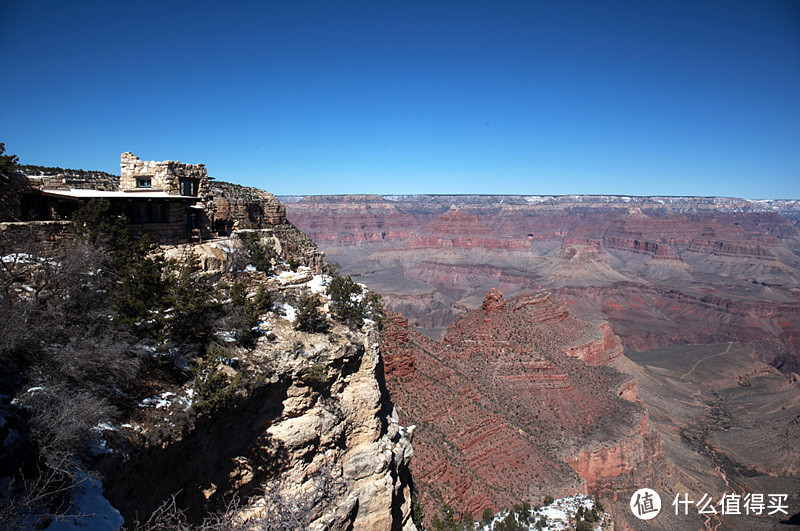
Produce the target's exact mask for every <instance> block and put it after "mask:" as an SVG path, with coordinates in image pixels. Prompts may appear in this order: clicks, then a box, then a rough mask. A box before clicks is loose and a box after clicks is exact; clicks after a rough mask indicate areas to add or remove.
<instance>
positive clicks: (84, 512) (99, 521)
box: [45, 472, 125, 531]
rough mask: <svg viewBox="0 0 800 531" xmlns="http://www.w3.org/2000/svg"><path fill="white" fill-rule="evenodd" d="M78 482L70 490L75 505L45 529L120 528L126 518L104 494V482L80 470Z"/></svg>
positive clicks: (99, 529) (52, 530)
mask: <svg viewBox="0 0 800 531" xmlns="http://www.w3.org/2000/svg"><path fill="white" fill-rule="evenodd" d="M76 483H77V485H76V486H75V487H73V488H72V489H71V492H70V494H72V499H73V501H74V507H72V508H71V509H70V511H69V512H68V514H67V515H65V516H63V517H58V518H57V519H55V520H54V521H53V523H51V524H50V525H49V526H47V527H46V528H45V529H48V530H49V531H68V530H73V529H97V530H98V531H105V530H112V529H113V530H118V529H119V528H120V527H121V526H122V524H123V523H124V521H125V520H124V519H123V518H122V515H121V514H120V513H119V511H118V510H116V509H115V508H114V507H113V506H112V505H111V503H109V501H108V500H107V499H106V498H105V496H103V484H102V483H100V481H98V480H96V479H94V478H93V477H91V476H89V475H88V474H87V473H85V472H78V476H77V481H76Z"/></svg>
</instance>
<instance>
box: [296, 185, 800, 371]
mask: <svg viewBox="0 0 800 531" xmlns="http://www.w3.org/2000/svg"><path fill="white" fill-rule="evenodd" d="M282 200H283V201H284V202H285V203H286V206H287V216H288V218H289V219H290V220H291V221H292V222H293V223H294V224H295V225H297V226H298V228H300V229H301V230H302V231H303V232H305V233H306V234H308V235H309V236H310V237H311V239H313V240H314V241H315V242H316V243H317V244H318V245H319V246H320V248H321V249H322V250H323V251H325V252H326V254H327V257H328V260H330V261H334V262H339V263H341V265H342V268H343V272H344V273H347V274H349V275H351V276H353V278H357V279H358V280H359V281H361V282H363V283H365V284H366V285H368V286H369V287H370V288H372V289H374V290H376V291H378V292H379V293H381V294H382V295H383V297H384V299H385V300H386V302H387V306H388V307H389V308H390V309H392V310H394V311H398V312H400V313H402V314H403V315H405V316H407V317H408V318H409V320H410V322H411V324H412V326H414V327H415V328H418V329H419V330H420V331H421V332H423V333H426V334H427V335H429V336H430V337H433V338H439V337H440V336H441V333H442V332H443V331H444V329H445V328H446V327H447V326H448V325H449V324H450V323H451V322H453V320H454V319H455V317H456V316H457V315H458V314H460V313H463V312H464V311H467V310H469V309H474V308H477V307H478V306H479V305H480V304H481V301H482V300H483V296H484V294H485V293H486V292H487V291H488V290H489V289H490V288H492V287H497V288H498V289H500V290H501V291H502V292H503V293H504V294H505V295H506V296H513V295H516V294H519V293H524V292H531V291H535V290H539V289H548V290H550V291H552V292H553V293H554V294H556V295H557V296H559V297H561V298H562V299H564V300H565V301H566V302H567V303H568V304H569V306H570V307H571V309H572V310H573V311H574V312H576V313H577V314H579V315H587V316H596V317H601V318H602V319H604V320H608V321H609V323H610V324H611V326H612V328H613V330H614V332H615V333H616V334H617V335H619V336H620V337H621V338H622V342H623V344H624V345H625V346H626V347H629V348H632V349H634V350H647V349H650V348H656V347H660V346H664V345H669V344H674V343H710V342H715V341H728V340H734V341H741V342H744V343H746V344H747V345H748V346H749V348H751V349H752V350H754V352H756V354H757V355H758V356H759V359H761V360H762V361H765V362H766V363H769V364H771V365H773V366H775V367H777V368H779V369H780V370H782V371H783V372H792V371H798V370H800V334H798V331H800V232H798V223H800V201H789V200H786V201H749V200H744V199H732V198H698V197H621V196H556V197H551V196H489V195H487V196H469V195H465V196H457V195H453V196H425V195H420V196H377V195H371V196H308V197H302V198H301V197H283V198H282Z"/></svg>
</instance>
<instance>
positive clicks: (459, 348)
mask: <svg viewBox="0 0 800 531" xmlns="http://www.w3.org/2000/svg"><path fill="white" fill-rule="evenodd" d="M382 341H383V344H382V349H383V351H384V352H385V353H386V364H385V368H386V375H387V387H388V389H389V391H390V394H391V396H392V398H393V401H394V402H395V404H396V407H397V410H398V412H399V414H400V421H401V423H402V424H411V425H414V426H415V429H414V449H415V458H414V461H413V462H412V471H413V475H414V479H415V483H416V485H417V488H418V490H419V493H420V494H419V497H420V500H421V502H422V504H423V507H424V508H425V510H426V513H427V514H428V515H432V514H435V513H436V511H437V510H438V507H440V506H441V504H443V503H448V504H451V505H453V506H454V507H456V508H457V509H459V510H462V511H468V512H470V513H472V514H473V515H475V516H479V515H480V514H481V512H482V510H483V509H484V508H486V507H491V508H494V509H497V508H503V507H510V506H511V505H512V504H514V503H519V502H522V501H528V502H531V503H536V502H537V501H538V500H541V499H542V498H543V497H544V496H545V495H547V494H550V495H554V496H565V495H569V494H576V493H584V494H591V495H599V496H602V497H603V498H604V499H606V500H608V501H609V502H610V503H611V504H612V505H613V504H615V503H616V502H617V501H619V502H620V503H621V502H623V501H624V502H625V503H627V500H628V499H629V497H630V494H631V493H632V492H633V490H635V489H636V488H638V487H640V486H643V485H650V486H655V487H652V488H659V489H661V491H662V492H669V491H670V489H671V488H672V484H671V480H670V478H671V474H672V470H671V465H670V464H669V463H668V461H667V460H666V459H665V458H664V456H663V453H662V452H661V447H660V440H659V437H658V435H657V434H656V433H655V431H654V430H653V429H652V428H651V427H650V426H649V422H648V415H647V412H646V411H645V409H644V407H643V406H642V404H641V402H639V401H638V396H637V392H636V381H635V380H633V379H632V378H631V377H630V376H627V375H625V374H622V373H620V372H618V371H617V370H615V369H614V368H613V365H614V363H615V360H617V359H618V358H619V357H620V356H621V353H622V347H621V345H620V342H619V339H618V338H617V337H616V336H614V334H613V333H612V332H611V330H610V328H609V327H608V326H607V325H596V324H591V323H588V322H586V321H583V320H580V319H578V318H576V317H575V316H573V315H572V314H571V313H570V312H569V310H568V308H567V306H566V305H565V304H564V303H563V302H561V301H559V300H558V299H556V298H555V297H553V296H552V295H551V294H549V293H546V292H540V293H536V294H531V295H521V296H518V297H515V298H512V299H509V300H506V299H505V298H504V297H503V295H502V294H501V293H500V292H498V291H497V290H491V291H490V292H489V293H488V294H487V295H486V297H485V298H484V300H483V302H482V304H481V307H480V308H479V309H477V310H473V311H470V312H467V313H465V314H463V315H461V316H460V317H459V318H457V319H456V321H455V322H454V323H452V324H451V325H450V326H449V328H448V329H447V332H446V333H445V335H444V339H443V341H442V342H436V341H432V340H431V339H429V338H427V337H425V336H423V335H422V334H420V333H418V332H416V331H414V330H412V329H409V327H408V323H407V320H406V319H405V318H404V317H402V316H400V315H397V314H394V315H391V316H390V318H389V319H388V320H387V326H386V328H385V330H384V331H383V333H382ZM623 505H624V504H621V505H619V507H620V508H621V507H622V506H623ZM617 512H618V513H620V518H621V519H622V520H624V519H625V517H624V515H622V511H621V510H619V511H617Z"/></svg>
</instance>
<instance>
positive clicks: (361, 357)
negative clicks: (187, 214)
mask: <svg viewBox="0 0 800 531" xmlns="http://www.w3.org/2000/svg"><path fill="white" fill-rule="evenodd" d="M295 230H296V229H295ZM261 232H262V233H265V234H266V235H267V236H269V237H271V238H276V237H277V243H278V244H279V246H280V247H281V248H283V249H285V248H286V247H287V243H288V242H287V241H285V240H283V239H282V238H281V237H280V236H275V235H274V233H273V232H272V231H271V230H269V229H262V230H261ZM212 245H213V247H209V245H207V244H204V245H197V246H191V245H190V246H184V248H182V249H181V250H180V251H181V252H182V253H187V252H188V253H197V254H199V255H200V256H205V257H206V258H207V260H206V261H205V262H204V263H205V264H206V265H207V266H208V267H209V268H210V269H212V270H213V269H216V268H219V267H220V264H221V263H224V260H225V259H226V257H225V256H217V255H216V254H214V253H211V252H210V251H212V250H213V251H217V252H219V253H222V254H223V255H224V254H226V253H230V252H232V250H233V249H235V248H236V243H235V242H234V241H215V242H214V243H213V244H212ZM312 245H313V244H312ZM286 256H288V257H292V256H294V255H292V254H291V253H289V254H287V255H286ZM284 276H285V279H284ZM284 276H277V277H269V278H266V277H265V276H264V274H263V273H259V272H253V273H251V274H250V277H248V279H247V282H248V284H249V285H250V287H251V288H252V289H255V288H256V287H258V286H259V285H264V286H267V287H269V289H270V290H271V291H272V292H273V296H275V294H276V293H281V297H282V298H284V299H285V300H287V301H291V300H293V298H294V299H296V298H297V297H298V296H299V292H300V291H303V290H306V291H307V290H308V289H310V287H309V286H310V285H311V282H312V280H313V282H316V284H314V285H315V286H317V287H316V288H315V289H316V290H317V291H318V292H319V291H320V290H322V292H321V296H322V297H323V299H325V293H324V289H323V288H321V287H320V286H322V284H323V283H322V282H321V280H322V278H321V277H320V276H319V275H317V276H316V277H314V276H313V271H311V270H310V269H302V268H301V269H300V270H299V271H298V272H295V273H291V274H287V275H284ZM238 281H240V282H241V281H242V278H239V279H238ZM287 304H288V303H287ZM287 304H284V305H283V306H282V307H276V308H275V309H273V310H271V311H269V312H266V313H264V314H262V315H260V316H259V324H258V329H259V330H260V334H261V335H260V337H259V338H258V342H257V344H256V345H255V347H252V348H250V347H247V348H246V347H243V346H238V347H229V348H231V349H232V350H231V352H230V356H231V359H227V360H222V361H220V362H219V364H218V366H217V367H216V370H218V371H222V372H224V373H226V374H228V373H230V375H233V374H236V375H237V376H236V378H238V381H240V383H239V384H238V385H237V390H236V392H235V397H234V398H232V399H231V400H232V402H231V404H230V405H229V406H228V407H226V408H225V409H223V410H221V411H220V412H218V413H216V414H214V415H212V416H207V415H203V416H200V417H195V416H192V414H190V410H189V404H191V401H192V399H193V398H192V397H193V396H194V395H193V393H194V391H193V390H192V389H191V388H188V387H187V388H183V387H181V388H175V389H171V390H169V391H167V392H165V393H162V394H160V395H158V396H157V397H155V398H153V399H150V400H149V401H147V400H146V401H144V402H143V404H145V405H146V407H149V408H152V409H143V410H141V411H139V412H138V413H135V414H134V415H133V417H132V418H131V419H130V420H129V421H128V422H126V423H125V424H124V425H123V426H122V427H121V428H120V430H119V431H118V432H115V433H114V436H109V439H110V444H111V445H112V447H113V448H114V449H115V453H114V454H112V455H110V456H107V457H105V458H104V459H103V461H102V462H101V463H100V465H98V466H99V467H100V469H101V470H102V472H103V473H104V476H105V477H106V484H105V487H106V496H107V497H108V498H109V500H111V502H112V504H113V505H114V507H116V508H117V509H119V510H120V512H121V513H122V514H123V516H124V517H125V519H126V523H131V522H134V521H136V520H137V519H138V520H139V521H143V520H146V515H149V514H150V513H151V512H152V511H154V510H156V509H157V508H158V507H159V505H160V504H162V503H163V502H164V501H165V500H168V499H169V497H170V496H171V495H175V500H176V506H177V507H179V508H181V509H182V510H186V514H187V515H188V517H189V518H190V520H193V521H199V520H200V519H202V517H203V516H204V515H206V514H207V513H208V512H209V511H212V512H213V511H218V510H220V509H223V510H224V509H226V507H227V511H228V515H229V516H230V513H231V511H235V515H234V518H235V519H237V520H238V521H246V522H249V523H250V524H252V525H254V526H259V525H262V524H263V525H266V526H267V528H285V527H286V526H289V527H295V526H299V527H302V528H309V529H320V530H321V529H360V530H375V529H385V530H389V529H406V530H413V529H415V526H414V524H413V523H412V521H411V476H410V472H409V463H410V460H411V458H412V455H413V450H412V448H411V441H410V435H409V432H408V431H407V430H406V429H405V428H403V427H402V426H400V425H399V424H398V423H397V417H396V414H394V413H393V409H392V405H391V403H390V402H389V401H388V395H387V393H386V389H385V387H384V385H383V370H382V359H381V352H380V350H379V347H378V338H377V330H376V328H375V326H374V325H369V326H367V327H366V328H364V329H363V330H353V329H351V328H349V327H347V326H345V325H342V324H339V323H335V322H333V323H331V324H332V326H331V328H330V329H329V330H328V331H326V332H325V333H307V332H302V331H299V330H296V329H295V326H294V323H293V319H294V317H293V312H295V311H296V310H294V309H293V308H289V309H287ZM222 338H223V339H222V340H223V341H224V334H223V336H222ZM231 377H232V376H229V379H230V378H231ZM235 381H236V380H235ZM155 478H157V481H156V480H155ZM151 480H153V481H151ZM145 481H146V482H147V488H146V489H143V488H142V485H143V482H145ZM234 497H236V498H238V499H239V500H241V505H239V506H236V507H234V508H233V509H231V506H230V505H226V504H230V501H231V499H233V498H234ZM142 515H145V517H144V518H142ZM250 524H248V525H250Z"/></svg>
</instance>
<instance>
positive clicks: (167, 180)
mask: <svg viewBox="0 0 800 531" xmlns="http://www.w3.org/2000/svg"><path fill="white" fill-rule="evenodd" d="M142 177H149V178H150V179H151V180H152V183H151V189H152V190H154V191H155V190H163V191H165V192H167V193H169V194H176V195H180V193H181V190H180V179H181V178H188V179H197V181H198V190H197V195H198V197H206V196H208V194H209V183H208V171H207V170H206V166H205V164H181V163H180V162H179V161H175V160H165V161H163V162H157V161H154V160H140V159H139V157H137V156H136V155H134V154H133V153H131V152H130V151H126V152H125V153H123V154H122V155H121V157H120V179H119V188H120V190H136V189H137V181H136V180H137V179H139V178H142ZM138 189H140V190H141V188H138Z"/></svg>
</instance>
